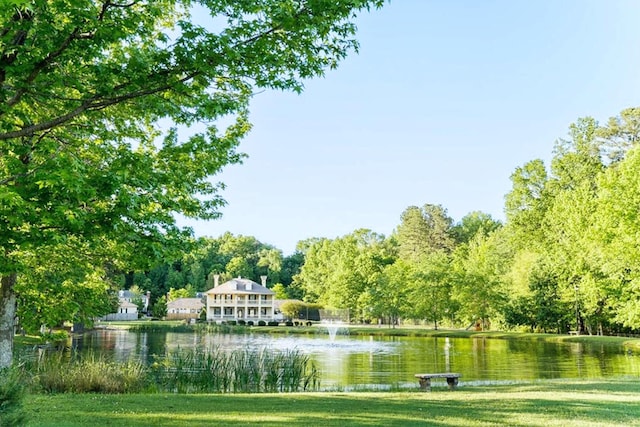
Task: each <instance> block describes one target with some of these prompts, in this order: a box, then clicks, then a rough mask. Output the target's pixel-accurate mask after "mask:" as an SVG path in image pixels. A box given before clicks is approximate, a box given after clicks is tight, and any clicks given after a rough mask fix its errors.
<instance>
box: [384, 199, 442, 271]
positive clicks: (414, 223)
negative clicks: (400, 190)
mask: <svg viewBox="0 0 640 427" xmlns="http://www.w3.org/2000/svg"><path fill="white" fill-rule="evenodd" d="M400 219H401V223H400V225H399V226H398V228H397V230H396V236H395V237H396V239H397V241H398V255H399V256H400V258H402V259H405V260H417V259H419V258H420V257H422V256H423V255H425V254H428V253H430V252H433V251H438V250H445V251H451V250H453V247H454V240H453V238H452V237H451V224H452V222H453V221H452V220H451V218H449V216H448V215H447V211H446V209H444V208H443V207H442V206H440V205H432V204H428V203H427V204H425V205H424V206H423V207H422V208H418V207H416V206H410V207H408V208H407V209H406V210H405V211H404V212H403V213H402V216H401V217H400Z"/></svg>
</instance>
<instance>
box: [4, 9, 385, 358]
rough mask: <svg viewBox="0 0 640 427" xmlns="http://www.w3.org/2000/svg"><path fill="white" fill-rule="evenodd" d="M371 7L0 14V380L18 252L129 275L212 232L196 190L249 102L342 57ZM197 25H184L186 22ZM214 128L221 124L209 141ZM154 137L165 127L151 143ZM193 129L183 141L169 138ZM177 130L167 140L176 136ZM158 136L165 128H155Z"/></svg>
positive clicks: (223, 156)
mask: <svg viewBox="0 0 640 427" xmlns="http://www.w3.org/2000/svg"><path fill="white" fill-rule="evenodd" d="M382 3H383V1H382V0H332V1H323V0H319V1H293V0H265V1H262V2H247V1H232V0H217V1H204V0H201V1H187V0H155V1H131V2H122V3H120V2H117V1H114V0H103V1H89V0H74V1H72V2H69V1H64V2H62V1H50V2H35V1H21V2H17V3H16V4H17V6H16V7H5V8H2V9H1V10H0V144H1V145H0V236H2V240H1V245H2V250H1V252H0V276H1V277H0V284H1V285H0V286H1V287H0V367H4V366H8V365H10V364H11V357H12V346H13V334H12V332H13V319H14V311H15V299H16V295H15V284H16V280H17V277H18V273H19V272H20V271H21V270H22V269H23V268H24V266H23V263H22V261H21V258H20V253H21V251H24V250H35V251H38V250H40V249H41V248H43V247H46V246H52V245H55V244H58V243H60V242H61V241H64V240H65V239H66V237H67V236H76V237H79V238H82V239H85V240H86V241H87V242H94V243H93V244H97V241H98V240H99V239H102V238H109V239H113V240H114V241H116V242H127V245H128V247H127V248H124V247H123V248H122V250H121V252H120V253H119V254H118V255H119V256H120V257H121V258H122V259H128V260H129V261H130V264H135V263H138V265H139V266H140V265H144V264H146V263H148V260H150V259H154V258H156V257H157V256H159V255H162V254H163V253H165V252H166V250H167V249H168V248H173V247H174V246H172V245H171V244H170V243H172V242H176V243H179V242H181V241H184V239H185V238H186V237H187V236H189V234H190V233H189V230H185V229H181V228H180V227H178V226H177V225H176V222H175V216H174V214H176V213H179V214H182V215H184V216H186V217H188V218H203V219H214V218H216V217H217V216H218V215H219V213H218V210H217V209H218V207H219V206H220V205H221V204H222V203H223V201H222V199H221V198H220V196H219V195H218V189H219V188H220V187H221V184H216V183H215V182H212V181H211V180H210V177H212V176H213V175H215V174H216V173H218V172H219V171H220V170H221V168H222V167H223V166H225V165H227V164H230V163H238V162H240V161H241V159H242V155H240V154H238V153H236V147H237V145H238V143H239V141H240V139H241V138H242V137H243V136H244V135H245V134H246V133H247V132H248V130H249V128H250V126H249V124H248V121H247V111H248V105H249V100H250V98H251V96H252V94H253V93H255V92H256V91H257V90H260V89H261V88H271V89H282V90H293V91H296V92H299V91H301V90H302V88H303V83H302V81H303V80H304V79H306V78H311V77H314V76H319V75H322V74H323V72H324V71H325V70H326V69H327V68H333V67H336V66H337V64H338V62H339V61H340V60H341V59H343V58H344V57H345V56H346V54H347V53H348V52H349V51H351V50H353V49H355V48H357V43H356V41H355V40H354V39H353V35H354V34H355V25H354V24H353V22H352V21H351V20H352V18H353V17H354V15H355V13H356V12H358V11H359V10H362V9H365V8H369V7H370V6H381V5H382ZM194 16H195V17H197V19H196V18H194ZM222 118H224V119H225V120H226V121H227V122H228V123H230V124H229V125H228V126H227V127H226V128H222V129H219V128H218V127H217V126H216V123H220V119H222ZM160 123H164V124H167V123H168V124H169V125H170V126H173V127H170V128H168V129H167V130H166V131H163V130H162V129H163V127H162V126H159V124H160ZM195 124H200V125H202V127H200V128H199V129H192V130H191V132H187V133H190V136H183V135H185V132H183V129H184V128H189V127H191V126H193V125H195ZM178 126H180V129H179V128H178ZM164 128H165V129H166V126H165V127H164Z"/></svg>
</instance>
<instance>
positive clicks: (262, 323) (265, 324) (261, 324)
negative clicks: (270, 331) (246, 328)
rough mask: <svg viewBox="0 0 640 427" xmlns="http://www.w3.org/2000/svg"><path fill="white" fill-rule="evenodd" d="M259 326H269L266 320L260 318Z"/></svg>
mask: <svg viewBox="0 0 640 427" xmlns="http://www.w3.org/2000/svg"><path fill="white" fill-rule="evenodd" d="M258 326H267V323H266V322H265V321H264V320H258Z"/></svg>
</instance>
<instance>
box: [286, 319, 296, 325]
mask: <svg viewBox="0 0 640 427" xmlns="http://www.w3.org/2000/svg"><path fill="white" fill-rule="evenodd" d="M284 324H285V325H287V326H293V322H292V321H291V320H287V321H286V322H284ZM296 326H298V322H296Z"/></svg>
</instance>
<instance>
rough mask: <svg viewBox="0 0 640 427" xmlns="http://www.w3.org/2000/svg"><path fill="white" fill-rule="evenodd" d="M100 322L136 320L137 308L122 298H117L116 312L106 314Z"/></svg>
mask: <svg viewBox="0 0 640 427" xmlns="http://www.w3.org/2000/svg"><path fill="white" fill-rule="evenodd" d="M102 320H138V306H137V305H135V304H134V303H132V302H129V301H127V300H126V299H124V298H118V311H117V312H115V313H110V314H107V315H106V316H104V317H103V318H102Z"/></svg>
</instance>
